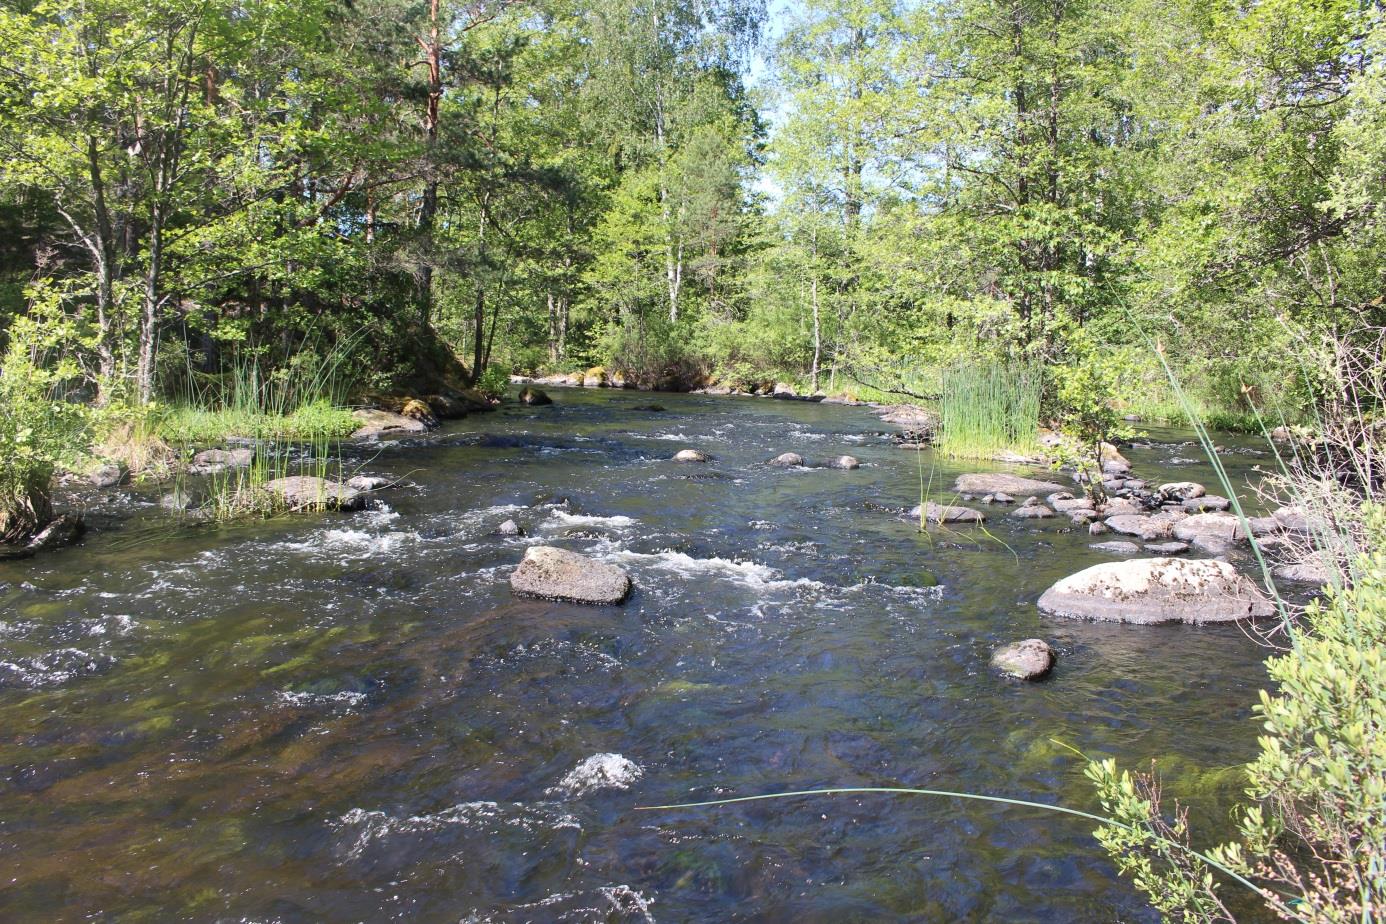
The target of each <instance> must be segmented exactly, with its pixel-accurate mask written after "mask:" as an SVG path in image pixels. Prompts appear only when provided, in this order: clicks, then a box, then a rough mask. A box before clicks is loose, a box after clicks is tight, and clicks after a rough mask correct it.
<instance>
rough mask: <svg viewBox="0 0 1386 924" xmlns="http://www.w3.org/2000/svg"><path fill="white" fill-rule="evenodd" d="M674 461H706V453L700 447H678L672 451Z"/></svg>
mask: <svg viewBox="0 0 1386 924" xmlns="http://www.w3.org/2000/svg"><path fill="white" fill-rule="evenodd" d="M674 461H675V462H706V461H707V453H705V452H703V451H702V450H701V449H680V450H679V451H678V452H676V453H674Z"/></svg>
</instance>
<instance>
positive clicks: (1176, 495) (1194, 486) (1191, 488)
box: [1157, 481, 1207, 501]
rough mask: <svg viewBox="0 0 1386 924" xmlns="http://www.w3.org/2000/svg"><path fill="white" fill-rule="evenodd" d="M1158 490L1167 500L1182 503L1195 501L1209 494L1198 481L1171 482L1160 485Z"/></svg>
mask: <svg viewBox="0 0 1386 924" xmlns="http://www.w3.org/2000/svg"><path fill="white" fill-rule="evenodd" d="M1157 490H1158V491H1159V492H1160V493H1161V494H1162V495H1164V496H1165V497H1167V498H1170V499H1172V500H1180V501H1186V500H1193V499H1194V498H1195V497H1202V496H1203V495H1204V494H1206V493H1207V491H1206V489H1205V488H1204V487H1203V485H1201V484H1199V483H1198V482H1197V481H1170V482H1167V483H1165V484H1162V485H1160V487H1159V488H1157Z"/></svg>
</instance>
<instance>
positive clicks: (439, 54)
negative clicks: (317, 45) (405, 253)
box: [418, 0, 480, 375]
mask: <svg viewBox="0 0 1386 924" xmlns="http://www.w3.org/2000/svg"><path fill="white" fill-rule="evenodd" d="M419 44H420V45H422V46H423V51H424V61H425V63H426V64H427V65H428V103H427V105H426V106H425V108H424V188H423V201H422V202H420V203H419V226H418V230H419V237H420V239H421V241H422V243H423V248H424V254H423V260H422V261H421V264H420V266H419V277H418V287H419V291H418V298H419V321H420V322H421V323H422V324H423V325H424V326H425V327H426V326H428V324H429V321H430V320H431V318H432V315H433V227H434V224H435V221H436V216H437V214H438V171H437V164H436V159H437V147H438V113H439V108H440V106H441V103H442V100H443V45H442V40H441V38H440V33H439V30H438V0H429V3H428V38H427V40H424V39H420V40H419ZM475 374H478V375H479V374H480V373H475Z"/></svg>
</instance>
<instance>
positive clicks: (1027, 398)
mask: <svg viewBox="0 0 1386 924" xmlns="http://www.w3.org/2000/svg"><path fill="white" fill-rule="evenodd" d="M1043 384H1044V377H1043V374H1042V373H1041V371H1040V369H1039V367H1037V366H1032V365H1026V364H1013V365H1012V364H993V365H958V366H954V367H953V368H951V369H949V370H947V371H946V372H945V373H944V375H943V379H942V388H941V392H942V394H941V399H940V401H939V411H940V414H939V435H938V441H937V445H938V451H939V452H940V453H941V454H942V455H945V456H951V457H953V458H959V459H990V458H994V457H995V456H997V455H998V454H1000V453H1003V452H1014V453H1021V454H1025V455H1030V454H1034V455H1038V454H1039V449H1040V447H1039V442H1038V437H1039V433H1038V428H1039V418H1040V395H1041V391H1042V389H1043Z"/></svg>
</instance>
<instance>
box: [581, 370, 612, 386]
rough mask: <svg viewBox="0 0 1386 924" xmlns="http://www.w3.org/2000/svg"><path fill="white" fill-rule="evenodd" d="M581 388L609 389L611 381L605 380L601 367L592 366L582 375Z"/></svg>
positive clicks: (604, 371) (605, 376)
mask: <svg viewBox="0 0 1386 924" xmlns="http://www.w3.org/2000/svg"><path fill="white" fill-rule="evenodd" d="M582 386H583V387H584V388H610V387H611V380H610V379H608V378H607V375H606V370H605V369H603V368H602V367H601V366H594V367H593V368H591V369H588V370H587V371H586V372H585V373H583V376H582Z"/></svg>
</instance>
